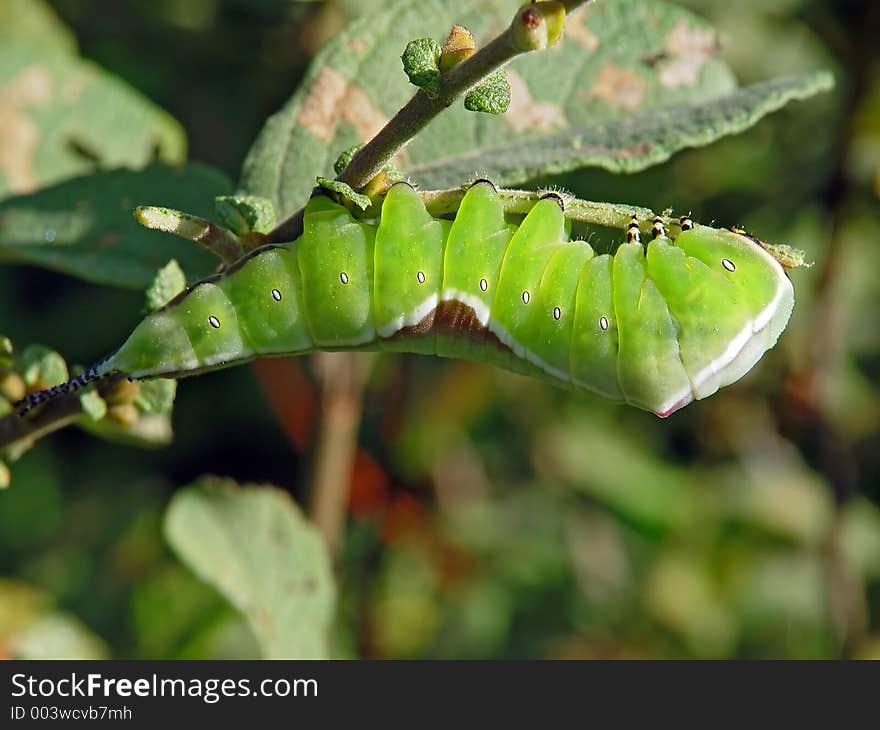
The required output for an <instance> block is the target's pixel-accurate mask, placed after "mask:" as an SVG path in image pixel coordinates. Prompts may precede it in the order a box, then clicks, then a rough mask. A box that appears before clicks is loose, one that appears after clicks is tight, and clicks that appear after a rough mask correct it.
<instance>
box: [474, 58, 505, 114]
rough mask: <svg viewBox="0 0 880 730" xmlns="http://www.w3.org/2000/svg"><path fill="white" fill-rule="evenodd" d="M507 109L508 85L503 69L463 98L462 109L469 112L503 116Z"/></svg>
mask: <svg viewBox="0 0 880 730" xmlns="http://www.w3.org/2000/svg"><path fill="white" fill-rule="evenodd" d="M509 107H510V84H509V83H508V82H507V74H506V73H504V69H501V70H500V71H496V72H495V73H494V74H492V75H491V76H489V77H488V78H487V79H486V80H485V81H484V82H483V83H482V84H480V85H479V86H475V87H474V88H473V89H471V90H470V91H469V92H468V94H467V96H465V97H464V108H465V109H467V110H468V111H469V112H486V113H487V114H504V112H506V111H507V110H508V108H509Z"/></svg>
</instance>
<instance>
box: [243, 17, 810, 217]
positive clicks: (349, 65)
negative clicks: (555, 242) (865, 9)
mask: <svg viewBox="0 0 880 730" xmlns="http://www.w3.org/2000/svg"><path fill="white" fill-rule="evenodd" d="M519 4H520V3H519V2H518V0H511V1H509V2H508V0H498V1H497V2H494V3H473V2H471V0H396V1H395V2H390V3H387V4H386V5H385V7H384V8H383V9H382V10H378V11H375V12H371V13H369V14H367V15H366V16H364V17H363V18H362V19H360V20H358V21H355V22H354V23H352V25H350V26H349V27H348V28H347V29H346V30H345V31H344V32H343V33H340V34H339V35H338V36H337V37H336V38H334V39H333V40H332V41H331V42H330V43H329V44H328V45H327V46H326V47H325V48H324V50H323V51H322V52H321V53H320V54H319V55H318V56H317V57H316V58H315V61H314V63H313V67H312V70H311V71H310V72H309V74H308V77H307V79H306V82H305V84H304V85H303V88H302V89H300V91H299V92H298V93H297V94H296V95H295V96H294V97H293V98H292V99H291V100H290V101H289V102H288V104H287V106H285V107H284V108H283V109H282V110H281V111H280V112H278V114H276V115H275V116H274V117H272V118H271V119H270V120H269V121H268V123H267V124H266V126H265V128H264V129H263V131H262V132H261V134H260V136H259V137H258V139H257V141H256V143H255V144H254V146H253V148H252V149H251V151H250V153H249V155H248V158H247V160H246V162H245V166H244V170H243V174H242V179H241V187H242V189H244V190H245V191H247V192H249V193H251V194H255V195H260V196H263V197H267V198H270V199H272V200H273V201H274V202H275V204H276V206H277V208H278V211H279V214H280V215H281V216H286V215H288V214H290V213H291V212H292V211H293V210H295V209H297V208H299V207H301V206H302V205H303V204H304V203H305V201H306V199H307V198H308V194H309V191H310V190H311V186H312V181H313V180H314V179H315V177H317V176H325V177H329V176H331V170H332V162H333V160H334V159H335V158H336V156H337V155H338V154H339V152H341V151H342V150H343V149H346V148H347V147H348V146H350V145H351V144H353V143H356V142H362V141H364V140H365V139H366V138H367V137H369V136H370V135H371V134H373V133H375V131H377V130H378V129H379V127H380V126H381V123H382V122H383V121H384V120H385V119H388V118H390V117H391V116H392V115H393V114H394V113H395V112H396V111H397V110H398V109H399V108H400V107H401V106H403V104H404V103H405V102H406V101H407V100H408V98H409V96H410V95H411V93H412V89H411V87H410V86H409V84H408V83H407V82H406V78H405V76H404V74H403V71H402V69H401V68H400V60H399V56H400V53H401V52H402V50H403V49H404V47H405V46H406V44H407V42H408V41H410V40H411V39H413V38H419V37H425V36H434V37H437V38H438V39H442V36H443V35H444V34H445V32H446V30H447V29H448V28H449V27H451V26H452V24H453V23H459V24H462V25H465V26H467V27H468V28H469V29H470V30H471V31H472V32H473V33H474V35H475V36H476V38H477V42H478V45H480V44H485V43H486V42H487V41H488V40H489V39H490V38H492V37H493V36H494V35H495V34H497V33H498V32H499V31H500V30H501V29H503V28H504V27H505V26H507V24H508V23H509V22H510V18H511V17H512V16H513V13H514V11H515V10H516V8H517V7H518V6H519ZM719 49H720V44H719V41H718V34H717V33H716V31H715V30H714V29H713V28H712V27H711V26H710V25H708V23H706V21H704V20H702V19H700V18H699V17H697V16H696V15H694V14H693V13H691V12H689V11H688V10H686V9H684V8H681V7H679V6H677V5H673V4H671V3H667V2H663V1H662V0H613V1H611V0H597V1H596V2H594V3H591V4H589V5H586V6H583V7H582V8H581V9H579V10H578V11H576V12H575V13H573V14H572V15H571V16H570V17H569V18H568V19H567V21H566V30H565V36H564V39H563V42H562V43H561V44H558V45H557V46H555V47H553V48H551V49H549V50H547V51H543V52H541V53H532V54H526V55H525V56H522V57H520V58H517V59H516V60H515V61H514V62H513V63H512V64H511V65H510V67H509V68H508V71H507V73H508V78H509V80H510V86H511V104H510V109H509V111H508V112H507V114H505V115H502V116H501V117H499V118H492V117H490V116H488V115H483V114H475V113H472V112H468V111H466V110H465V109H464V108H463V107H462V105H461V104H456V105H453V106H452V107H451V108H450V109H448V110H447V111H445V112H444V113H443V114H442V115H440V116H439V117H438V118H437V119H436V120H435V121H434V122H433V123H432V124H431V125H429V126H428V127H427V128H426V129H424V130H422V132H420V133H419V135H418V136H417V137H416V138H415V139H414V140H413V141H412V142H411V143H410V144H409V146H408V147H407V148H406V151H405V155H406V156H405V158H404V159H403V160H398V164H399V166H400V167H402V169H403V171H404V172H405V173H406V174H408V175H410V176H411V177H412V178H413V179H414V180H415V181H416V182H417V183H419V184H420V185H422V186H423V187H426V188H435V187H437V188H439V187H450V186H455V185H460V184H462V183H464V182H465V181H466V180H468V179H469V178H473V177H474V176H483V177H489V178H490V179H492V180H493V181H494V182H496V183H498V184H500V185H507V186H511V185H519V184H522V183H525V182H527V181H528V180H529V179H532V178H534V177H538V176H541V175H545V174H547V173H553V172H561V171H565V170H572V169H576V168H579V167H586V166H599V167H604V168H606V169H610V170H613V171H618V172H626V171H633V170H638V169H642V168H644V167H647V166H649V165H652V164H656V163H657V162H661V161H663V160H665V159H667V158H668V157H669V156H670V155H671V154H673V153H674V152H676V151H678V150H680V149H683V148H685V147H691V146H696V145H703V144H708V143H710V142H712V141H714V140H716V139H718V138H720V137H723V136H724V135H727V134H734V133H737V132H740V131H742V130H744V129H747V128H748V127H749V126H751V125H752V124H754V123H755V122H756V121H757V120H758V119H760V118H761V117H762V116H763V115H764V114H767V113H769V112H771V111H774V110H775V109H778V108H780V107H781V106H783V105H784V104H785V103H787V102H788V101H789V100H791V99H797V98H806V97H807V96H809V95H811V94H814V93H817V92H818V91H820V90H822V89H823V88H826V87H827V77H821V78H820V77H819V76H804V77H801V78H798V79H788V80H775V81H771V82H768V83H766V84H760V85H757V86H755V87H752V88H750V89H745V90H742V91H737V89H736V81H735V79H734V77H733V74H732V72H731V71H730V69H729V68H728V66H727V65H726V64H725V63H724V62H723V61H722V60H720V58H719V57H718V52H719ZM397 72H399V73H398V75H397V76H396V77H395V73H397Z"/></svg>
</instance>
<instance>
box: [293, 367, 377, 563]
mask: <svg viewBox="0 0 880 730" xmlns="http://www.w3.org/2000/svg"><path fill="white" fill-rule="evenodd" d="M374 359H375V357H374V355H373V353H364V352H320V353H318V354H317V355H316V356H315V362H316V363H317V369H318V375H319V379H320V381H321V385H322V394H321V395H322V397H321V415H320V419H321V420H320V425H319V427H318V438H317V445H316V449H315V462H314V467H313V473H312V482H311V488H310V492H309V498H310V508H309V512H310V515H311V518H312V520H313V521H314V523H315V524H316V525H317V527H318V529H319V530H320V531H321V534H322V535H323V536H324V540H325V541H326V543H327V547H328V549H329V550H330V554H331V555H334V554H336V552H337V550H338V548H339V544H340V539H341V537H342V533H343V530H344V527H345V515H346V510H347V507H348V493H349V485H350V484H351V475H352V469H353V467H354V457H355V453H356V451H357V441H358V430H359V428H360V423H361V414H362V412H363V394H364V386H365V385H366V382H367V377H368V376H369V373H370V370H371V368H372V365H373V362H374Z"/></svg>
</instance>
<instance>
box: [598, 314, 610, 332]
mask: <svg viewBox="0 0 880 730" xmlns="http://www.w3.org/2000/svg"><path fill="white" fill-rule="evenodd" d="M599 328H600V329H601V330H602V331H603V332H604V331H605V330H607V329H608V318H607V317H599Z"/></svg>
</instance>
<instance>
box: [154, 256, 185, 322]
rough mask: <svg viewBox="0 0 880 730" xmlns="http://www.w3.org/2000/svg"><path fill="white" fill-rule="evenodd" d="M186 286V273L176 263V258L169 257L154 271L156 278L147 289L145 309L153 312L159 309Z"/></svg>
mask: <svg viewBox="0 0 880 730" xmlns="http://www.w3.org/2000/svg"><path fill="white" fill-rule="evenodd" d="M185 288H186V274H184V273H183V269H181V268H180V264H178V263H177V259H171V261H169V262H168V263H167V264H165V266H163V267H162V268H161V269H159V271H158V272H157V273H156V278H155V279H153V283H152V284H150V288H149V289H147V310H148V311H150V312H154V311H156V310H157V309H161V308H162V307H164V306H165V305H166V304H168V302H170V301H171V300H172V299H174V297H176V296H177V295H178V294H180V292H182V291H183V290H184V289H185Z"/></svg>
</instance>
